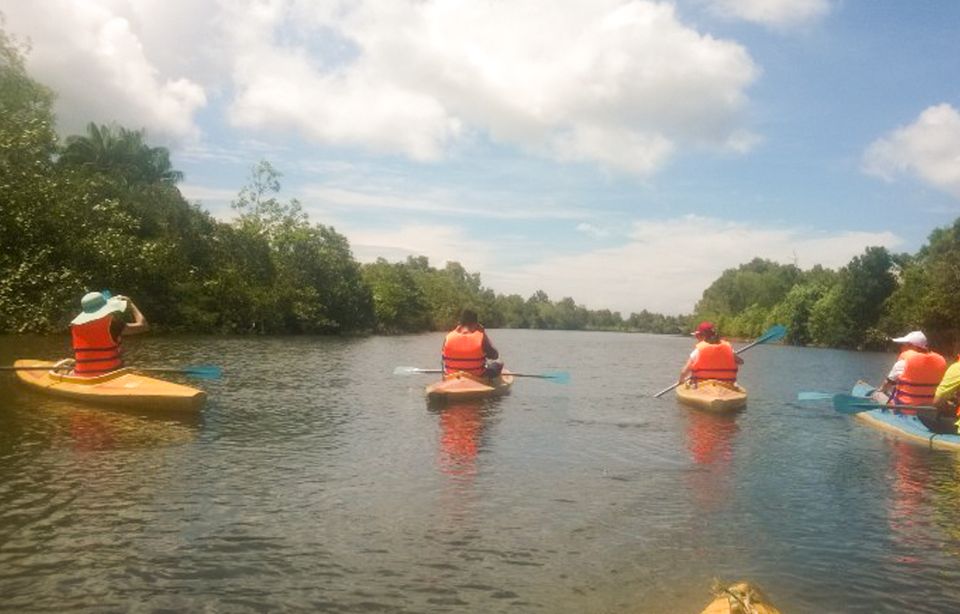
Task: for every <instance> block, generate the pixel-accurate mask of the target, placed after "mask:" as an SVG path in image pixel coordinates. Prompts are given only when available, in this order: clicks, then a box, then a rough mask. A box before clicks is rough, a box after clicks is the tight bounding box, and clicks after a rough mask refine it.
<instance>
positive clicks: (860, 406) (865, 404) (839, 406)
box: [833, 394, 939, 415]
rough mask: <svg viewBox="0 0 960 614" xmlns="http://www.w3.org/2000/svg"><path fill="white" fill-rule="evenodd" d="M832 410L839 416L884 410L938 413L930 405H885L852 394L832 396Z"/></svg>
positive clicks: (899, 412)
mask: <svg viewBox="0 0 960 614" xmlns="http://www.w3.org/2000/svg"><path fill="white" fill-rule="evenodd" d="M833 408H834V409H835V410H837V412H838V413H841V414H859V413H860V412H863V411H870V410H872V409H886V410H889V411H892V412H894V413H898V414H903V413H906V414H912V413H916V414H924V415H936V414H937V412H938V411H939V410H938V409H937V408H936V407H933V406H932V405H887V404H886V403H881V402H880V401H874V400H873V399H871V398H868V397H858V396H855V395H852V394H835V395H833Z"/></svg>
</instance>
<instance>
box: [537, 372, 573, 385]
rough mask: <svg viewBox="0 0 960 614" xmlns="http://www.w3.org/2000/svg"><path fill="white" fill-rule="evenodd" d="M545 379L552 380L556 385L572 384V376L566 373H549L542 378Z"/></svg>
mask: <svg viewBox="0 0 960 614" xmlns="http://www.w3.org/2000/svg"><path fill="white" fill-rule="evenodd" d="M542 377H543V378H544V379H547V380H550V381H551V382H553V383H554V384H569V383H570V374H569V373H567V372H566V371H548V372H547V373H544V374H543V376H542Z"/></svg>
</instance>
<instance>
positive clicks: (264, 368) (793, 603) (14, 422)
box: [0, 330, 960, 613]
mask: <svg viewBox="0 0 960 614" xmlns="http://www.w3.org/2000/svg"><path fill="white" fill-rule="evenodd" d="M491 335H492V337H493V339H494V341H495V342H496V344H497V345H498V347H499V348H500V350H501V352H502V353H503V354H504V356H505V358H506V360H507V365H508V367H509V368H513V369H514V370H517V371H526V372H538V371H546V370H566V371H569V372H570V374H571V376H572V382H571V383H570V384H567V385H558V384H552V383H549V382H545V381H540V380H534V379H518V381H517V383H516V384H515V385H514V389H513V393H512V395H510V396H508V397H504V398H502V399H499V400H496V401H492V402H487V403H474V404H462V405H451V406H447V407H445V408H442V409H439V408H433V407H430V406H428V405H427V404H426V402H425V400H424V397H423V386H424V385H425V384H427V383H428V382H429V381H430V379H429V378H430V377H431V376H407V377H400V376H394V375H393V374H392V372H393V369H394V367H396V366H399V365H410V366H419V367H427V368H431V367H435V366H437V362H438V356H437V354H438V350H439V346H440V343H441V336H440V335H437V334H433V335H416V336H403V337H392V338H385V337H375V338H365V339H330V338H267V339H263V338H226V339H224V338H208V337H152V338H151V337H150V336H145V337H141V338H131V339H130V340H129V342H130V343H129V344H128V345H129V347H128V359H129V360H130V361H131V362H133V363H136V364H141V365H144V366H147V365H152V366H166V365H186V364H198V363H215V364H220V365H222V366H223V367H224V368H225V369H226V375H225V377H224V378H223V379H222V380H220V381H215V382H201V383H199V384H198V385H200V386H201V387H203V388H205V389H206V390H207V391H208V393H209V395H210V398H209V402H208V404H207V406H206V407H205V409H204V410H203V412H202V414H201V415H200V416H199V417H198V418H196V419H193V420H183V419H175V418H171V417H157V416H149V415H140V414H136V413H124V412H118V411H106V410H102V409H97V408H94V407H91V406H82V405H76V404H73V403H70V402H66V401H60V400H54V399H49V398H46V397H44V396H40V395H37V394H34V393H32V392H30V391H29V390H26V389H24V388H22V387H20V386H19V385H17V384H16V383H15V379H14V377H13V376H12V375H10V374H6V375H3V374H0V377H2V378H0V595H2V597H3V598H2V600H0V608H4V609H7V610H12V611H23V610H27V609H29V610H48V611H62V610H67V609H70V610H88V611H98V612H99V611H117V612H120V611H141V612H148V611H158V610H192V611H199V610H207V611H224V612H228V611H229V612H243V611H282V610H301V609H302V610H314V611H335V612H443V611H457V612H463V611H469V612H507V611H509V612H665V613H666V612H699V610H700V609H701V608H702V607H703V606H704V605H705V604H706V602H707V601H709V588H710V584H711V581H712V580H713V579H714V578H720V579H722V580H725V581H732V580H736V579H740V578H746V579H750V580H753V581H755V582H757V583H759V584H760V586H762V587H763V588H764V589H765V590H766V591H767V592H768V593H769V594H770V595H771V596H772V597H773V599H774V601H775V602H776V603H777V604H778V605H779V606H780V607H781V608H782V609H783V610H784V611H786V612H865V613H866V612H869V613H873V612H902V611H912V612H944V611H951V610H954V611H955V610H956V609H957V607H958V603H960V486H958V480H960V463H958V458H960V456H958V455H955V454H953V453H950V452H944V451H936V450H929V449H926V448H925V447H923V446H922V445H915V444H911V443H907V442H901V441H898V440H896V439H891V438H890V437H889V436H887V435H885V434H884V433H882V432H879V431H876V430H873V429H872V428H870V427H869V426H866V425H864V424H862V423H860V422H858V421H855V420H853V419H851V418H849V417H845V416H839V415H837V414H835V413H834V412H833V411H832V410H831V409H830V408H829V407H828V406H827V404H825V403H812V404H811V403H805V404H799V403H797V402H796V401H794V399H796V394H797V392H798V391H801V390H824V391H831V392H840V391H845V390H848V389H849V387H850V386H851V385H852V383H853V382H854V381H855V380H856V379H857V378H860V377H864V378H867V379H871V380H874V381H876V380H879V378H880V376H881V375H882V374H883V373H884V372H885V370H886V369H887V368H888V367H889V365H890V364H891V362H892V360H893V356H892V355H887V354H862V353H861V354H858V353H848V352H839V351H830V350H815V349H798V348H788V347H773V346H760V347H755V348H753V349H752V350H750V351H749V352H748V353H746V354H745V355H744V358H745V359H746V361H747V364H746V365H745V368H744V371H743V374H742V379H741V381H742V383H743V384H744V385H745V386H746V387H747V388H748V389H749V390H750V393H751V395H750V404H749V407H748V409H747V410H746V411H745V412H743V413H741V414H739V415H736V416H733V417H722V416H720V417H718V416H713V415H709V414H704V413H700V412H696V411H693V410H689V409H685V408H682V407H679V406H678V405H677V404H676V402H675V400H674V399H673V397H672V394H670V395H667V396H665V397H664V398H662V399H654V398H652V395H653V394H654V393H655V392H656V391H658V390H660V389H662V388H664V387H665V386H667V385H669V384H670V383H672V382H673V381H674V378H675V377H676V374H677V371H678V370H679V367H680V364H681V363H682V362H683V360H684V359H685V356H686V354H687V353H688V352H689V350H690V348H691V346H692V342H691V341H690V340H689V339H683V338H679V337H662V336H652V335H627V334H615V333H576V332H541V331H507V330H501V331H492V332H491ZM65 346H66V341H65V339H62V338H30V337H5V338H4V337H0V364H11V363H12V362H13V360H14V359H15V358H18V357H35V358H50V359H53V358H57V357H60V356H63V355H64V353H65ZM184 381H186V380H184Z"/></svg>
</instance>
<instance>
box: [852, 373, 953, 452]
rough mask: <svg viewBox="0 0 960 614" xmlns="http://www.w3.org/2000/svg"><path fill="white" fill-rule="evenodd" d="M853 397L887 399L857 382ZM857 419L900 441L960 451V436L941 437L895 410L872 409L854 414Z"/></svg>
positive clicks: (882, 400) (865, 384)
mask: <svg viewBox="0 0 960 614" xmlns="http://www.w3.org/2000/svg"><path fill="white" fill-rule="evenodd" d="M851 394H852V395H853V396H857V397H864V398H869V399H873V400H874V401H877V402H879V403H886V402H887V397H886V395H883V394H882V393H878V392H875V391H874V387H873V386H871V385H870V384H868V383H866V382H863V381H860V382H857V383H856V385H854V387H853V391H852V392H851ZM854 415H855V417H856V418H857V419H858V420H860V421H862V422H865V423H866V424H869V425H870V426H872V427H874V428H878V429H880V430H882V431H886V432H888V433H890V434H892V435H895V436H896V437H899V438H900V439H906V440H910V441H913V442H916V443H922V444H924V445H926V446H929V447H931V448H940V449H943V450H960V435H941V434H938V433H934V432H933V431H931V430H930V429H928V428H927V427H926V426H925V425H924V424H923V422H921V421H920V419H919V418H917V417H916V416H915V415H907V414H902V413H899V412H897V411H895V410H893V409H871V410H869V411H862V412H859V413H857V414H854Z"/></svg>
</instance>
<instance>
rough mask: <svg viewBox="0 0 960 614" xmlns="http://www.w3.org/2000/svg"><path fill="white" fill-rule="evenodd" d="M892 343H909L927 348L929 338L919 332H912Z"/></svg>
mask: <svg viewBox="0 0 960 614" xmlns="http://www.w3.org/2000/svg"><path fill="white" fill-rule="evenodd" d="M892 341H894V342H896V343H909V344H910V345H915V346H917V347H921V348H925V347H927V336H926V335H924V334H923V333H922V332H920V331H918V330H912V331H910V332H909V333H907V334H906V335H904V336H902V337H896V338H895V339H893V340H892Z"/></svg>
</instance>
